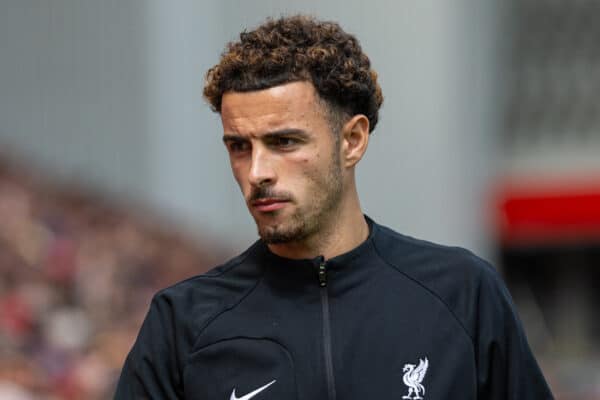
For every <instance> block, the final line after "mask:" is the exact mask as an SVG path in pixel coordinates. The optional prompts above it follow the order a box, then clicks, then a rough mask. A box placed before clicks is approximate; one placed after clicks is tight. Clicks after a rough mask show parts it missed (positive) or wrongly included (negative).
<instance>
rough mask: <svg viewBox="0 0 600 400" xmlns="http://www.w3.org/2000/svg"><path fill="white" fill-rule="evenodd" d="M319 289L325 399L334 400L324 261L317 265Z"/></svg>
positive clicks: (329, 322)
mask: <svg viewBox="0 0 600 400" xmlns="http://www.w3.org/2000/svg"><path fill="white" fill-rule="evenodd" d="M318 275H319V287H320V292H321V309H322V315H323V351H324V354H325V373H326V376H327V397H328V399H329V400H335V398H336V396H335V377H334V375H333V357H332V354H331V321H330V318H329V296H328V293H327V269H326V265H325V260H324V259H321V262H320V263H319V271H318Z"/></svg>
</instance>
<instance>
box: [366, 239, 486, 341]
mask: <svg viewBox="0 0 600 400" xmlns="http://www.w3.org/2000/svg"><path fill="white" fill-rule="evenodd" d="M373 247H374V249H375V253H376V254H377V256H378V257H379V258H380V259H381V260H382V261H383V262H384V263H385V264H386V265H388V266H389V267H391V268H393V269H394V270H395V271H396V272H398V273H399V274H401V275H403V276H404V277H406V278H407V279H409V280H411V281H412V282H414V283H416V284H417V285H419V286H420V287H422V288H423V289H424V290H425V291H427V292H428V293H429V294H431V295H432V296H433V297H435V298H436V299H438V300H439V301H440V302H441V303H442V304H443V305H444V307H445V308H446V310H448V312H449V313H450V314H451V315H452V317H453V318H454V319H455V320H456V322H457V323H458V325H459V326H460V327H461V329H462V330H463V332H464V333H465V335H467V337H468V338H469V341H470V342H471V345H472V346H473V348H474V347H475V341H474V339H473V337H472V336H471V334H470V333H469V330H468V329H467V328H466V327H465V325H464V324H463V322H462V321H461V319H460V318H459V317H458V315H456V313H455V312H454V310H452V308H451V307H450V306H449V305H448V303H446V301H445V300H444V299H443V298H442V297H441V296H440V295H439V294H438V293H437V292H435V291H434V290H433V289H431V288H429V287H428V286H426V285H425V284H424V283H422V282H421V281H419V280H417V279H416V278H414V277H412V276H410V275H408V274H407V273H405V272H404V271H402V270H401V269H400V267H398V266H397V265H395V264H394V263H392V262H390V261H388V260H387V259H386V258H385V257H384V256H383V255H382V254H381V253H380V251H379V248H378V247H377V244H376V243H374V246H373Z"/></svg>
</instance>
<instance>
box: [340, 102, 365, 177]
mask: <svg viewBox="0 0 600 400" xmlns="http://www.w3.org/2000/svg"><path fill="white" fill-rule="evenodd" d="M368 144H369V119H368V118H367V117H366V116H365V115H363V114H357V115H355V116H353V117H352V118H351V119H350V120H348V121H347V122H346V123H345V124H344V126H343V128H342V143H341V146H342V157H343V158H342V162H343V163H344V166H345V167H346V168H351V167H353V166H355V165H356V164H357V163H358V162H359V161H360V160H361V158H362V157H363V155H364V154H365V151H367V145H368Z"/></svg>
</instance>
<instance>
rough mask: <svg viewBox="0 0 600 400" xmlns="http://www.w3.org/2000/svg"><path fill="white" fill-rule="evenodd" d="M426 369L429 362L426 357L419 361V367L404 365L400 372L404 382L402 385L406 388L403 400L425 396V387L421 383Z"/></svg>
mask: <svg viewBox="0 0 600 400" xmlns="http://www.w3.org/2000/svg"><path fill="white" fill-rule="evenodd" d="M427 367H429V360H428V359H427V357H425V359H419V365H415V364H404V368H402V372H404V376H403V377H402V380H403V381H404V384H405V385H406V386H408V393H407V394H406V396H402V398H403V399H422V398H423V397H422V396H424V395H425V386H423V384H422V383H421V382H423V378H425V374H426V373H427Z"/></svg>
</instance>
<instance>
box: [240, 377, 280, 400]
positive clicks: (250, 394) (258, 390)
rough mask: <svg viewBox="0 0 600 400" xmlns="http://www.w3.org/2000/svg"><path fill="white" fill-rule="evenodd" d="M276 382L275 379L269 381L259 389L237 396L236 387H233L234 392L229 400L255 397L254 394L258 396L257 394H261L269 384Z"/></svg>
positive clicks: (247, 399)
mask: <svg viewBox="0 0 600 400" xmlns="http://www.w3.org/2000/svg"><path fill="white" fill-rule="evenodd" d="M275 382H277V381H276V380H273V381H271V382H269V383H267V384H266V385H265V386H261V387H259V388H258V389H256V390H254V391H252V392H250V393H248V394H246V395H244V396H242V397H237V396H236V395H235V388H233V392H231V397H230V398H229V400H250V399H251V398H253V397H254V396H256V395H257V394H259V393H260V392H262V391H263V390H265V389H266V388H268V387H269V386H271V385H272V384H274V383H275Z"/></svg>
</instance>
